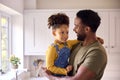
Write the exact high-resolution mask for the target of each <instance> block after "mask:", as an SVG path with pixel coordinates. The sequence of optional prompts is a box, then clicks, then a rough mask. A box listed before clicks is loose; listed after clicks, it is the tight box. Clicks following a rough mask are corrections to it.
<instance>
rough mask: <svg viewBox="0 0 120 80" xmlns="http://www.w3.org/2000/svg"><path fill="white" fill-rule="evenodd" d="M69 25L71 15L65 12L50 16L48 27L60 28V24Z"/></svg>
mask: <svg viewBox="0 0 120 80" xmlns="http://www.w3.org/2000/svg"><path fill="white" fill-rule="evenodd" d="M63 24H65V25H68V26H69V17H68V16H67V15H66V14H64V13H57V14H53V15H51V16H50V17H49V18H48V28H49V29H50V28H51V27H52V29H55V28H59V26H60V25H63Z"/></svg>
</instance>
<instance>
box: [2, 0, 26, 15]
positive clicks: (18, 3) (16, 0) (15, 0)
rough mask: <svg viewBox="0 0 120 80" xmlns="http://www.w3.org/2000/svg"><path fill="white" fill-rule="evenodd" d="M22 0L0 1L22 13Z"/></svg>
mask: <svg viewBox="0 0 120 80" xmlns="http://www.w3.org/2000/svg"><path fill="white" fill-rule="evenodd" d="M23 2H24V1H23V0H0V3H1V4H3V5H5V6H7V7H9V8H12V9H14V10H15V11H17V12H19V13H21V14H22V13H23V9H24V4H23Z"/></svg>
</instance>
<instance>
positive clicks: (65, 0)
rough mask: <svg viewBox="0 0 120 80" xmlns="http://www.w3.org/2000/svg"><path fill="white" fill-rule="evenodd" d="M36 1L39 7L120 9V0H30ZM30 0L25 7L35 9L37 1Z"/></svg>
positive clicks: (27, 0) (26, 0)
mask: <svg viewBox="0 0 120 80" xmlns="http://www.w3.org/2000/svg"><path fill="white" fill-rule="evenodd" d="M30 1H32V2H33V1H35V2H36V8H37V9H79V8H80V9H81V8H92V9H119V8H120V0H50V1H49V0H30ZM30 1H29V0H25V4H24V5H28V4H30V5H29V6H25V9H28V8H29V9H30V7H32V8H31V9H33V6H35V4H34V3H35V2H33V4H31V3H30Z"/></svg>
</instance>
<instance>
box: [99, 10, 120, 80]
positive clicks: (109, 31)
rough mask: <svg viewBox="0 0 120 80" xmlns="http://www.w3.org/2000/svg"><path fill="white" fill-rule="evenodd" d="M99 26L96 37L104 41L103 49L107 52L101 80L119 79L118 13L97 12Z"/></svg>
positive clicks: (119, 37)
mask: <svg viewBox="0 0 120 80" xmlns="http://www.w3.org/2000/svg"><path fill="white" fill-rule="evenodd" d="M99 15H100V16H101V19H102V20H101V25H100V27H99V28H98V32H97V35H98V36H100V37H102V38H103V39H104V41H105V43H104V47H105V49H106V50H107V56H108V64H107V67H106V70H105V73H104V76H103V79H102V80H109V79H110V80H119V79H120V68H119V67H120V64H119V61H120V58H119V56H120V36H119V35H120V11H119V10H117V11H116V10H113V11H105V12H99Z"/></svg>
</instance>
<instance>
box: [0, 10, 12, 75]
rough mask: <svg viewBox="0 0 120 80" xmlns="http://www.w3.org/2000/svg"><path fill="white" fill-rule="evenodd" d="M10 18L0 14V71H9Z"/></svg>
mask: <svg viewBox="0 0 120 80" xmlns="http://www.w3.org/2000/svg"><path fill="white" fill-rule="evenodd" d="M9 29H10V16H8V15H7V14H5V13H1V12H0V71H2V73H5V72H7V71H8V70H9V55H10V47H9V46H10V37H11V36H10V34H9V33H10V31H9Z"/></svg>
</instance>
